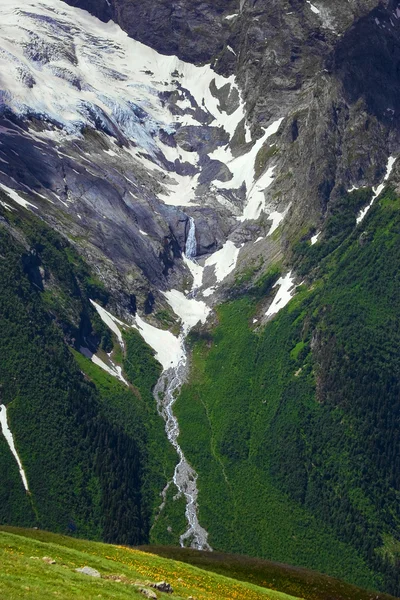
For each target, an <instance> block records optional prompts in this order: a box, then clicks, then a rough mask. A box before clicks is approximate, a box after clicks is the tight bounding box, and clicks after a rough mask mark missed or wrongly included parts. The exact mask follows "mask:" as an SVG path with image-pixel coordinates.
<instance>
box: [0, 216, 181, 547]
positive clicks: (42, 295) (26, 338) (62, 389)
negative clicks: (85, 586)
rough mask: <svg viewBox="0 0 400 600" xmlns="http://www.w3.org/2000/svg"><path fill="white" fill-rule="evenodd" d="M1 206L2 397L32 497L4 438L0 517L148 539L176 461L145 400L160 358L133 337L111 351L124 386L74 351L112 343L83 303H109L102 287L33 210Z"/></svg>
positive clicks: (126, 539) (113, 537)
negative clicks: (119, 366)
mask: <svg viewBox="0 0 400 600" xmlns="http://www.w3.org/2000/svg"><path fill="white" fill-rule="evenodd" d="M0 212H1V214H0V218H1V222H0V281H1V286H0V327H1V332H2V334H1V336H0V352H1V355H2V360H1V364H0V402H1V403H3V404H6V405H7V407H8V418H9V422H10V427H11V430H12V432H13V434H14V438H15V443H16V446H17V450H18V453H19V455H20V457H21V460H22V463H23V465H24V468H25V471H26V473H27V477H28V482H29V487H30V492H31V493H30V494H28V495H27V494H26V493H25V491H24V489H23V487H22V482H21V479H20V476H19V473H18V469H17V465H16V462H15V460H14V458H13V457H12V455H11V453H10V450H9V448H8V446H7V444H6V442H5V440H4V438H3V436H1V437H0V456H1V459H2V460H1V464H2V479H1V481H0V500H1V507H0V523H8V524H17V525H38V526H42V527H45V528H47V529H51V530H53V531H59V532H63V533H69V534H71V535H78V536H85V537H89V538H94V539H103V540H105V541H118V542H121V543H131V544H132V543H135V544H136V543H140V542H144V541H148V540H149V535H150V528H151V524H152V522H153V520H154V515H155V514H156V511H157V506H158V504H159V503H160V502H161V500H160V498H159V494H160V491H161V490H162V489H163V487H164V486H165V484H166V481H167V480H168V478H170V477H171V475H172V473H173V466H174V456H173V450H172V449H171V448H170V445H169V443H168V440H167V438H166V436H165V433H164V428H163V421H162V419H161V417H160V416H159V415H158V414H157V409H156V406H155V400H154V399H153V397H152V387H153V386H154V385H155V383H156V381H157V378H158V375H159V372H160V365H159V364H158V363H157V361H156V360H155V358H154V356H153V353H152V352H151V350H150V349H149V348H148V347H147V346H146V345H145V344H144V342H143V340H142V339H141V338H140V336H136V337H135V334H134V333H132V334H129V335H128V336H127V344H126V346H127V351H126V353H125V354H123V353H122V351H121V350H119V359H120V360H122V361H124V366H125V369H126V372H127V378H128V379H129V377H132V381H133V383H134V385H132V386H129V387H127V386H125V385H123V384H121V383H120V382H119V381H117V380H115V379H114V378H112V377H111V376H109V375H108V374H107V373H105V372H103V371H102V370H101V369H99V368H98V367H97V366H96V365H94V364H93V363H91V362H90V361H89V360H87V359H86V358H85V357H83V356H82V355H80V354H79V353H78V352H77V349H79V347H80V346H81V345H83V344H84V345H87V344H89V345H90V348H91V350H92V351H96V349H98V348H103V350H106V351H110V350H111V349H112V347H113V339H112V334H111V332H110V330H109V329H108V328H107V327H106V326H105V325H104V324H103V322H102V321H101V320H100V318H99V317H98V315H97V312H96V311H95V310H94V309H93V307H92V305H91V303H90V300H89V299H90V298H94V299H96V300H98V301H100V302H103V303H105V302H107V299H108V294H107V293H106V292H105V289H104V286H103V285H102V284H101V282H99V281H98V280H97V279H96V277H94V276H93V275H92V273H91V271H90V269H89V267H88V266H87V265H86V264H85V263H84V261H83V260H82V258H81V257H80V256H79V255H78V254H77V253H76V252H75V250H74V249H73V248H72V247H71V246H70V244H69V243H68V241H66V240H65V239H64V238H62V237H61V236H60V235H58V234H57V233H56V232H54V231H52V230H51V229H49V228H48V227H47V226H46V225H45V224H44V223H43V222H42V221H41V220H40V219H39V218H37V217H36V216H35V215H33V214H31V213H30V212H29V211H26V210H23V209H18V210H15V211H13V212H11V213H9V212H7V211H5V210H4V209H0ZM71 350H72V352H71ZM117 355H118V352H117V353H116V355H115V356H114V357H116V356H117Z"/></svg>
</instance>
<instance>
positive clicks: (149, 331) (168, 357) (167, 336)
mask: <svg viewBox="0 0 400 600" xmlns="http://www.w3.org/2000/svg"><path fill="white" fill-rule="evenodd" d="M134 327H135V328H136V329H137V330H138V331H139V333H140V335H141V336H142V337H143V339H144V341H145V342H146V344H148V345H149V346H150V347H151V348H153V350H154V352H155V355H156V359H157V360H158V362H159V363H160V364H161V365H162V367H163V369H164V371H166V370H167V369H170V368H176V367H177V366H178V365H179V363H180V362H181V361H182V360H184V359H185V350H184V347H183V341H182V340H181V339H180V338H177V337H175V336H174V335H173V334H172V333H171V332H170V331H164V330H162V329H157V327H153V325H150V324H149V323H146V321H144V320H143V319H142V318H141V317H140V316H139V315H138V314H137V315H136V317H135V324H134Z"/></svg>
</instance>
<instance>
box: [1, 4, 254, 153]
mask: <svg viewBox="0 0 400 600" xmlns="http://www.w3.org/2000/svg"><path fill="white" fill-rule="evenodd" d="M0 17H1V22H2V29H1V33H0V41H1V43H0V73H1V76H0V98H1V100H0V102H1V104H3V105H5V106H9V107H10V108H12V110H13V111H14V112H16V113H17V114H21V115H24V114H26V113H28V112H29V113H33V114H35V113H36V114H37V115H39V116H42V115H44V116H46V117H47V118H49V119H50V120H53V121H56V122H57V123H61V124H62V125H63V127H64V133H67V134H68V133H69V134H71V133H73V132H75V133H76V134H78V135H79V134H80V131H81V128H82V125H92V126H95V125H96V123H97V124H98V123H102V126H103V128H104V130H105V131H109V132H112V131H113V129H115V128H118V129H119V130H120V131H121V132H122V133H123V134H124V135H125V136H126V137H127V138H128V139H130V140H132V141H133V142H135V144H138V145H139V146H140V147H141V148H143V149H145V150H147V151H148V152H149V154H151V155H152V156H153V157H154V156H155V155H156V153H157V150H158V141H159V140H158V137H157V136H158V133H159V132H160V130H161V129H163V130H164V131H167V132H170V133H172V132H173V131H174V130H175V126H176V124H177V123H178V122H179V121H180V122H182V121H185V120H186V121H187V120H190V121H191V122H192V123H194V124H195V125H199V124H200V123H199V122H198V121H196V120H195V119H194V117H193V116H190V115H185V116H184V117H183V118H182V119H179V118H177V117H175V116H174V115H173V114H172V113H171V112H170V111H169V108H168V106H167V105H166V104H165V102H164V100H163V98H162V94H163V93H164V92H168V91H174V90H178V91H179V93H180V94H182V89H183V90H188V91H189V92H190V94H191V97H193V98H194V100H195V102H196V103H197V105H198V106H199V107H203V106H204V107H205V108H206V109H207V110H208V111H209V112H210V114H211V115H212V116H213V117H214V121H213V123H212V125H213V126H216V127H219V126H220V127H225V129H226V130H227V131H228V133H229V134H230V135H231V136H232V135H233V133H234V131H235V129H236V127H237V125H238V123H239V122H240V120H241V119H242V118H243V116H244V110H243V104H242V103H241V104H240V106H239V107H238V109H237V111H236V112H235V113H234V114H233V115H231V116H229V115H227V114H226V113H224V112H223V111H222V110H221V109H220V105H219V100H218V99H217V98H215V97H214V96H213V94H212V93H211V89H210V85H211V83H212V82H213V81H214V82H215V85H216V86H217V88H221V87H222V86H224V85H226V84H227V83H229V84H230V85H231V87H233V86H235V87H236V83H235V79H234V77H233V76H231V77H229V78H227V77H223V76H221V75H218V74H217V73H216V72H215V71H213V70H212V68H211V66H210V65H204V66H195V65H192V64H189V63H186V62H184V61H181V60H179V59H178V58H177V57H176V56H164V55H161V54H158V53H157V52H156V51H155V50H153V49H151V48H149V47H147V46H145V45H144V44H141V43H140V42H138V41H136V40H133V39H131V38H129V37H128V35H127V34H126V33H125V32H123V31H122V30H121V28H120V27H119V26H118V25H116V24H115V23H113V22H112V21H110V22H109V23H107V24H106V23H103V22H101V21H99V20H98V19H96V18H95V17H93V16H91V15H90V14H89V13H87V12H85V11H83V10H79V9H77V8H74V7H70V6H68V5H64V4H62V5H61V4H60V2H59V0H41V2H37V1H34V0H26V1H25V2H24V4H23V9H22V8H21V3H20V2H19V1H18V0H2V3H1V6H0ZM71 23H73V27H71ZM74 55H75V58H74V59H72V58H71V56H74ZM21 72H23V73H25V77H21V75H20V74H21ZM28 79H29V81H30V82H31V83H30V86H31V87H29V86H28V85H27V83H26V82H27V81H28ZM179 102H180V103H181V104H182V105H183V106H185V107H186V108H188V107H189V106H190V107H191V102H190V101H188V100H187V99H186V98H185V99H184V100H180V101H179ZM47 133H48V134H50V132H46V134H47ZM55 135H60V133H59V132H56V133H55ZM163 149H164V150H166V149H165V148H163ZM105 152H106V153H107V154H109V155H110V156H114V155H115V153H114V154H113V150H105ZM176 153H177V155H178V156H179V155H181V156H182V159H183V160H185V159H186V158H187V156H185V153H184V151H183V150H181V149H179V150H178V149H177V150H176ZM178 156H177V158H178Z"/></svg>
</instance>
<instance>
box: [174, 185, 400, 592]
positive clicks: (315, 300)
mask: <svg viewBox="0 0 400 600" xmlns="http://www.w3.org/2000/svg"><path fill="white" fill-rule="evenodd" d="M361 196H362V197H361ZM369 197H370V196H368V192H365V193H364V194H361V193H358V194H355V195H354V194H352V195H351V197H349V196H348V197H346V198H345V199H344V200H343V207H345V208H343V207H342V208H343V210H344V212H345V213H346V214H344V215H340V214H339V213H340V210H339V208H338V209H337V210H338V213H337V214H336V213H335V214H333V215H332V216H331V217H330V218H329V219H328V222H327V229H326V233H325V235H324V237H323V239H322V241H321V242H318V244H316V245H315V246H310V244H309V242H305V244H306V245H307V248H308V250H307V252H303V253H302V257H301V259H300V260H299V262H298V270H299V271H300V270H301V271H302V272H303V274H307V275H308V278H309V284H307V285H305V286H301V288H299V290H298V293H297V295H296V296H295V298H294V299H293V300H292V301H291V302H290V304H289V305H288V306H287V307H286V308H285V309H284V310H282V311H281V312H280V313H278V315H277V316H276V317H275V318H274V319H273V320H272V321H271V322H270V323H268V324H267V325H266V326H265V327H264V328H262V329H261V330H260V331H258V332H257V333H256V332H253V331H252V329H251V327H250V325H251V323H252V317H253V315H254V314H255V313H257V311H259V310H260V306H262V303H263V302H265V297H266V295H268V293H269V290H270V289H271V285H272V283H273V281H274V280H273V279H271V278H270V277H266V278H265V281H264V283H263V285H262V286H261V287H259V290H258V291H257V292H254V294H253V295H251V294H246V296H244V297H239V298H238V299H236V300H233V301H231V302H228V303H227V304H225V305H223V306H221V307H219V309H218V311H217V312H218V325H217V326H216V327H215V328H214V329H213V330H211V331H208V332H207V334H204V335H203V336H202V337H201V336H198V339H197V340H195V342H194V345H193V369H192V375H191V379H190V383H189V384H188V385H186V386H185V387H184V388H183V390H182V393H181V396H180V398H179V399H178V401H177V404H176V414H177V416H178V419H179V422H180V427H181V436H180V443H181V445H182V448H183V450H184V452H185V454H186V456H187V457H188V459H189V460H190V461H191V463H192V464H193V466H194V468H195V469H196V470H197V472H198V473H199V479H198V486H199V488H200V494H199V504H200V519H201V522H202V524H203V525H204V526H205V527H206V528H207V529H208V531H209V534H210V543H211V545H212V546H214V547H215V548H217V549H220V550H227V551H235V552H241V553H246V554H250V555H258V556H263V557H267V558H270V559H273V560H279V561H285V562H290V563H292V564H296V565H302V566H307V567H310V568H315V569H318V570H320V571H322V572H326V573H329V574H331V575H335V576H339V577H342V578H344V579H346V580H347V581H349V582H352V583H356V584H359V585H364V586H367V587H375V588H381V589H386V590H388V591H391V592H392V593H398V592H399V582H398V572H397V571H396V568H395V566H394V565H396V564H397V561H398V555H397V554H395V556H394V558H393V554H392V557H391V558H390V559H388V558H387V557H388V554H387V553H385V552H383V551H382V547H384V545H385V543H386V547H387V539H388V538H387V537H385V536H388V535H390V536H391V537H390V539H391V540H394V541H396V540H399V537H400V535H399V534H400V528H399V526H400V510H399V503H398V490H399V485H400V483H399V480H398V477H399V473H400V469H399V464H398V460H399V458H398V457H399V456H400V453H399V450H400V448H399V444H400V428H399V422H398V415H399V414H400V406H399V398H400V393H399V391H400V368H399V367H400V365H399V364H398V361H399V356H400V353H399V349H400V337H399V335H400V330H399V320H398V314H399V310H400V306H399V303H400V284H399V278H398V272H399V270H400V242H399V239H400V238H399V231H400V212H399V209H400V202H399V200H398V199H397V198H396V197H395V195H394V194H393V193H392V192H390V190H387V191H386V193H385V194H384V196H383V197H382V198H381V199H380V200H377V201H376V202H375V204H374V206H373V208H372V209H371V210H370V212H369V213H368V215H367V217H366V218H365V220H364V221H363V223H362V224H361V225H360V226H358V227H356V219H355V213H356V211H357V210H358V208H359V207H360V205H362V204H365V203H366V201H367V200H368V198H369ZM337 220H339V221H340V223H338V222H336V221H337ZM342 221H345V222H346V223H347V221H348V225H346V226H343V222H342ZM316 252H318V259H316V257H315V256H314V253H316ZM300 254H301V253H299V254H298V256H299V255H300ZM260 289H262V293H261V294H260V293H259V292H260ZM385 540H386V542H385ZM390 547H391V548H392V549H393V548H397V545H396V543H393V542H392V543H391V545H390ZM385 557H386V558H385Z"/></svg>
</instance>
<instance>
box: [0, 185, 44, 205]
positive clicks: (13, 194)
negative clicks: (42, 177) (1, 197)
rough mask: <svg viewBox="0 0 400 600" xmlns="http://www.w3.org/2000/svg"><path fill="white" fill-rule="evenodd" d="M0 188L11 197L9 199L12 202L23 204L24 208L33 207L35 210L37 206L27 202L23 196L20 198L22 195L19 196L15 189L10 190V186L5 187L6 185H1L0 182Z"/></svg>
mask: <svg viewBox="0 0 400 600" xmlns="http://www.w3.org/2000/svg"><path fill="white" fill-rule="evenodd" d="M0 188H1V189H2V190H3V192H6V194H8V196H9V197H10V198H11V200H14V202H16V203H17V204H19V205H20V206H23V207H24V208H30V207H32V208H35V209H36V210H37V209H38V207H37V206H35V205H34V204H32V203H31V202H28V201H27V200H24V198H22V196H20V195H19V194H18V193H17V192H16V191H15V190H12V189H11V188H9V187H7V186H6V185H3V184H2V183H0Z"/></svg>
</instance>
